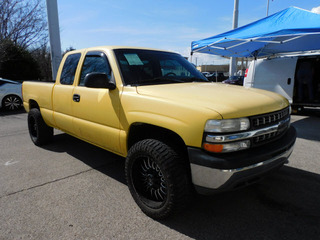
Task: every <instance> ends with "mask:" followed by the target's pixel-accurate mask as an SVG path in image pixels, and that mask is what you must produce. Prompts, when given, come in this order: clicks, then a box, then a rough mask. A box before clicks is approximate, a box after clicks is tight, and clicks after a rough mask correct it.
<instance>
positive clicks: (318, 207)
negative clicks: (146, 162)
mask: <svg viewBox="0 0 320 240" xmlns="http://www.w3.org/2000/svg"><path fill="white" fill-rule="evenodd" d="M45 149H47V150H50V151H55V152H67V153H68V154H70V155H72V156H73V157H75V158H77V159H79V160H80V161H82V162H83V163H85V164H87V165H88V166H90V167H92V168H94V169H96V170H98V171H100V172H102V173H104V174H106V175H107V176H109V177H112V178H114V179H115V180H117V181H119V182H121V183H123V184H126V183H125V177H124V158H121V157H119V156H117V155H114V154H112V153H109V152H107V151H104V150H102V149H100V148H98V147H95V146H92V145H90V144H87V143H85V142H83V141H81V140H78V139H76V138H73V137H71V136H69V135H67V134H58V135H55V139H54V143H52V144H50V145H47V146H46V147H45ZM319 190H320V175H318V174H313V173H310V172H306V171H302V170H299V169H295V168H291V167H283V168H281V169H280V170H279V171H277V172H275V173H273V174H272V175H269V176H268V177H266V178H265V179H264V180H263V181H261V182H259V183H257V184H255V185H252V186H250V187H247V188H244V189H241V190H237V191H233V192H227V193H222V194H217V195H214V196H196V198H195V200H194V201H193V203H192V204H191V206H189V208H187V209H186V210H184V211H183V212H181V213H178V214H176V215H174V216H172V217H171V218H169V219H166V220H163V221H159V222H160V223H161V224H163V225H166V226H167V227H169V228H171V229H174V230H176V231H178V232H180V233H182V234H184V235H186V236H188V237H191V238H194V239H237V240H239V239H259V240H260V239H290V240H292V239H299V240H300V239H318V238H319V235H320V191H319ZM126 197H129V196H126ZM120 201H121V200H120Z"/></svg>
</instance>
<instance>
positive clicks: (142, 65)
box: [114, 49, 208, 86]
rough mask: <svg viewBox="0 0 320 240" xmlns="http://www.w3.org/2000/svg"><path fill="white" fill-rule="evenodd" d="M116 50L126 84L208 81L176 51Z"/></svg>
mask: <svg viewBox="0 0 320 240" xmlns="http://www.w3.org/2000/svg"><path fill="white" fill-rule="evenodd" d="M114 52H115V55H116V58H117V60H118V63H119V66H120V69H121V72H122V76H123V80H124V84H125V85H132V86H140V85H154V84H168V83H185V82H207V81H208V80H207V79H206V78H205V77H204V76H203V75H202V74H201V73H200V72H199V71H198V70H197V69H196V68H195V67H194V66H192V65H191V64H190V63H189V62H188V61H187V60H186V59H185V58H183V57H182V56H181V55H179V54H176V53H170V52H161V51H152V50H141V49H116V50H114Z"/></svg>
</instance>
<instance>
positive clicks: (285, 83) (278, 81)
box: [252, 57, 298, 104]
mask: <svg viewBox="0 0 320 240" xmlns="http://www.w3.org/2000/svg"><path fill="white" fill-rule="evenodd" d="M297 59H298V58H297V57H283V58H274V59H259V60H257V61H256V64H255V71H254V73H253V74H254V77H253V83H252V87H254V88H260V89H264V90H269V91H272V92H276V93H279V94H281V95H282V96H284V97H285V98H287V99H288V100H289V102H290V103H291V104H292V98H293V89H294V75H295V69H296V65H297Z"/></svg>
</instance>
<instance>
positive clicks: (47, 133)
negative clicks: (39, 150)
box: [28, 108, 53, 146]
mask: <svg viewBox="0 0 320 240" xmlns="http://www.w3.org/2000/svg"><path fill="white" fill-rule="evenodd" d="M28 129H29V134H30V137H31V140H32V142H33V143H34V144H35V145H37V146H42V145H44V144H47V143H49V142H51V141H52V138H53V128H52V127H49V126H48V125H47V124H46V123H45V122H44V120H43V118H42V116H41V113H40V110H39V109H37V108H33V109H31V110H30V111H29V113H28Z"/></svg>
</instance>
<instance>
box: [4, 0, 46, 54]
mask: <svg viewBox="0 0 320 240" xmlns="http://www.w3.org/2000/svg"><path fill="white" fill-rule="evenodd" d="M47 36H48V34H47V21H46V15H45V11H44V6H43V2H42V0H1V1H0V45H1V43H4V42H5V41H8V40H9V41H11V42H13V43H14V44H15V45H17V46H20V47H22V48H24V49H26V48H28V47H30V46H32V45H35V44H37V43H38V42H43V39H45V38H47Z"/></svg>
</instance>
